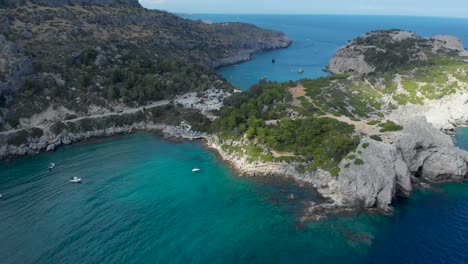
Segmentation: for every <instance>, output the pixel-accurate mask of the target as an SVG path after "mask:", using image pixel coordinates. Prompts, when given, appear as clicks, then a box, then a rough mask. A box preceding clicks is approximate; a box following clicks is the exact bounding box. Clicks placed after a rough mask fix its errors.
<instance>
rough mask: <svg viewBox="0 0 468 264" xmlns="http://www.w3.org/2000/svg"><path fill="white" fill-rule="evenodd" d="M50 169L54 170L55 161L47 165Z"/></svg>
mask: <svg viewBox="0 0 468 264" xmlns="http://www.w3.org/2000/svg"><path fill="white" fill-rule="evenodd" d="M47 168H48V169H49V170H53V169H54V168H55V163H49V166H47Z"/></svg>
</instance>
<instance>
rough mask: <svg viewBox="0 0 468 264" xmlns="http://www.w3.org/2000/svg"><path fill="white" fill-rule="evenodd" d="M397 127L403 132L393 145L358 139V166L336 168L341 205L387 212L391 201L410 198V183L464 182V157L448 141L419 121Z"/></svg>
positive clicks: (467, 169)
mask: <svg viewBox="0 0 468 264" xmlns="http://www.w3.org/2000/svg"><path fill="white" fill-rule="evenodd" d="M402 124H403V125H404V130H403V131H401V132H399V133H398V134H397V135H396V138H395V143H393V144H385V143H382V142H377V141H374V140H371V139H363V141H362V144H361V146H360V148H359V152H360V153H361V154H356V155H358V157H359V158H360V159H362V160H363V164H361V165H355V164H350V165H349V166H345V164H346V163H347V161H343V162H342V164H340V166H341V173H340V175H339V177H338V186H339V188H338V192H339V193H340V194H341V195H342V196H343V197H344V200H345V204H346V203H349V204H350V205H351V206H356V205H357V206H362V207H364V208H378V209H379V210H382V211H383V212H392V208H391V203H392V202H393V200H394V199H395V197H396V196H397V195H400V196H409V195H410V194H411V192H412V190H413V184H415V183H418V182H419V181H421V180H422V181H427V182H431V183H440V182H461V181H464V180H466V179H467V178H468V152H466V151H463V150H460V149H459V148H457V147H455V146H454V144H453V141H452V139H451V138H450V136H448V135H446V134H444V133H443V132H441V131H440V130H438V129H436V128H435V127H434V126H433V125H432V124H430V123H428V122H427V121H426V120H425V118H424V117H423V116H420V117H415V118H411V119H407V120H406V122H403V123H402ZM363 146H365V147H363Z"/></svg>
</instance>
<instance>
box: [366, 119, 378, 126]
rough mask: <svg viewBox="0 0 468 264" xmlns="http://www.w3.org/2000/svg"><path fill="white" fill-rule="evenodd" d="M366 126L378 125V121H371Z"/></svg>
mask: <svg viewBox="0 0 468 264" xmlns="http://www.w3.org/2000/svg"><path fill="white" fill-rule="evenodd" d="M367 124H368V125H369V126H375V125H378V124H380V121H379V120H372V121H369V122H367Z"/></svg>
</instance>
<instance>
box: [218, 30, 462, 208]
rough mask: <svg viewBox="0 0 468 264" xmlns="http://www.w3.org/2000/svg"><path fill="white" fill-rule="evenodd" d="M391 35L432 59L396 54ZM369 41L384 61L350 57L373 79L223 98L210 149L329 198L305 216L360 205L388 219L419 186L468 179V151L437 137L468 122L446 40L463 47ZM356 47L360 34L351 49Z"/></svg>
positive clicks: (458, 53) (262, 89)
mask: <svg viewBox="0 0 468 264" xmlns="http://www.w3.org/2000/svg"><path fill="white" fill-rule="evenodd" d="M395 35H398V36H411V38H415V39H414V43H419V44H417V45H422V44H421V43H425V44H424V48H423V49H421V50H420V51H421V52H424V51H427V52H428V53H427V54H430V55H427V57H424V59H417V60H414V61H413V60H411V59H410V57H407V56H406V55H403V56H402V57H400V56H401V55H402V54H401V51H402V50H406V49H407V46H406V43H407V42H406V41H405V40H404V39H402V40H398V41H397V42H398V43H397V42H395V40H394V36H395ZM365 36H366V38H367V40H366V41H367V44H366V45H372V46H373V47H372V48H371V49H372V50H377V51H378V50H385V52H383V53H382V54H380V55H381V56H383V57H382V58H381V59H379V60H372V56H373V55H372V56H371V57H369V52H368V50H366V49H360V50H354V51H353V52H354V53H353V55H352V58H351V57H348V58H347V60H351V61H353V60H354V58H362V60H363V61H373V64H369V65H372V68H373V69H374V70H373V71H372V73H370V72H359V71H350V70H342V71H339V73H337V74H334V75H331V76H329V77H323V78H318V79H313V80H310V79H303V80H300V81H299V82H297V83H295V82H287V83H267V82H260V83H259V84H258V85H256V86H254V87H252V88H251V89H250V90H249V91H247V92H245V93H242V94H237V95H233V96H232V97H230V98H229V99H227V100H226V101H225V106H224V107H223V108H222V109H221V110H220V111H219V117H220V118H218V119H216V120H215V121H214V122H213V123H212V124H211V129H212V132H213V134H214V136H213V137H212V138H211V139H210V140H209V141H210V144H211V145H212V146H213V147H214V148H216V149H217V150H218V151H219V152H221V153H222V154H221V155H222V156H223V158H224V159H225V160H227V161H229V162H231V163H233V164H234V166H235V167H236V168H239V169H240V170H241V171H242V172H244V173H246V174H248V175H258V174H260V175H264V174H267V175H278V174H279V175H284V176H286V177H292V178H294V179H296V180H298V181H300V182H309V183H313V184H314V186H315V187H316V188H317V189H318V190H319V191H320V192H321V193H322V195H324V196H325V197H328V198H330V199H331V200H332V201H333V202H332V203H331V204H326V205H318V206H312V207H311V208H310V212H309V213H310V215H309V216H310V217H316V216H317V213H320V212H323V211H327V210H326V208H332V209H333V208H334V209H337V208H343V207H344V208H347V207H356V206H358V207H361V206H363V207H366V208H378V209H380V210H382V211H384V212H391V207H390V204H391V202H392V200H393V199H394V197H395V196H396V195H401V196H408V195H410V193H411V191H412V189H413V188H415V187H418V186H420V185H419V183H420V182H429V183H433V182H444V181H463V180H464V179H467V178H468V153H467V152H464V151H461V150H459V149H458V148H455V147H454V144H453V142H452V140H451V139H450V137H449V136H448V135H446V134H444V133H443V132H446V133H453V132H454V131H455V128H456V127H457V126H459V125H466V124H468V63H467V61H466V58H465V56H466V52H465V51H464V49H463V48H462V47H463V44H461V42H460V41H459V40H457V39H456V38H455V37H448V36H445V37H444V39H450V40H452V43H454V42H453V40H457V41H455V43H459V44H457V45H456V48H455V49H452V48H451V47H452V46H451V45H450V46H449V44H448V42H447V43H445V44H444V46H443V47H441V46H440V42H439V41H434V40H432V39H431V40H427V39H422V38H419V37H417V35H415V34H413V33H409V32H404V31H398V32H397V31H394V30H392V31H378V33H372V32H371V33H368V34H366V35H365ZM400 41H401V43H399V42H400ZM360 42H362V37H361V38H358V39H356V40H354V41H352V42H351V43H360ZM389 42H390V43H389ZM411 42H413V40H412V41H411ZM417 45H416V46H417ZM414 48H417V47H414ZM344 49H349V47H345V48H344ZM342 51H343V48H342V49H340V50H339V51H338V52H337V55H336V56H335V57H334V58H333V59H332V61H331V64H333V61H334V60H336V58H337V57H338V56H340V54H342ZM406 51H407V52H409V53H411V54H413V51H411V49H410V50H406ZM433 51H436V52H433ZM420 54H423V53H420ZM421 56H423V55H421ZM403 57H404V58H406V59H405V60H402V59H401V58H403ZM342 59H343V58H342ZM389 62H391V63H389ZM343 65H345V64H343ZM384 69H385V70H384ZM324 206H325V207H324Z"/></svg>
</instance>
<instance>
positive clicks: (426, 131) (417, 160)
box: [395, 117, 468, 182]
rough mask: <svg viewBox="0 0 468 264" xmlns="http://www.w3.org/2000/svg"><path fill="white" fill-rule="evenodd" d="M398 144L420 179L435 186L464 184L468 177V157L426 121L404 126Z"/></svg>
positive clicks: (411, 170) (411, 120)
mask: <svg viewBox="0 0 468 264" xmlns="http://www.w3.org/2000/svg"><path fill="white" fill-rule="evenodd" d="M403 126H404V130H403V134H402V136H401V137H400V138H399V139H398V141H397V142H396V143H395V146H396V148H397V149H398V151H399V152H400V153H401V154H402V156H403V159H404V160H405V162H406V164H407V165H408V169H409V170H410V172H411V173H413V174H414V175H415V176H416V177H422V178H425V179H427V180H430V181H434V182H443V181H462V180H464V179H465V178H466V177H467V175H468V167H467V163H468V153H467V152H466V151H463V150H460V149H459V148H457V147H455V146H454V143H453V141H452V139H451V138H450V136H448V135H446V134H444V133H442V132H441V131H440V130H439V129H437V128H435V127H434V126H432V125H431V124H429V123H427V122H426V120H425V119H424V117H420V118H417V119H409V120H407V122H405V123H404V124H403Z"/></svg>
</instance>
